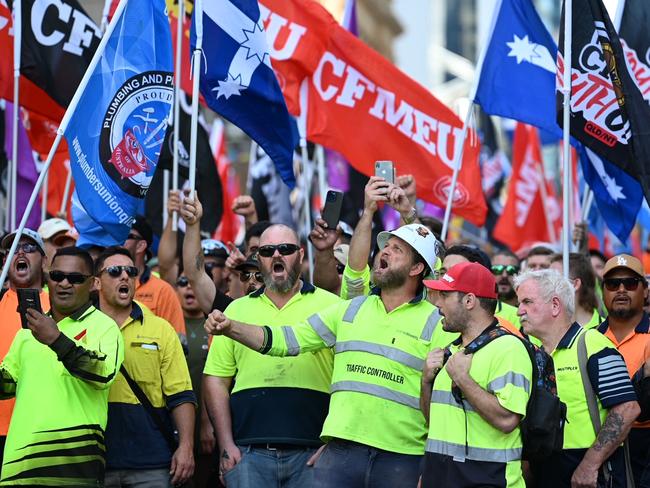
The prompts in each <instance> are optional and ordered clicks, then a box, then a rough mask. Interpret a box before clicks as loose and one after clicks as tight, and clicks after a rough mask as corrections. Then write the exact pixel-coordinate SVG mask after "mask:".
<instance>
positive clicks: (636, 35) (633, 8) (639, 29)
mask: <svg viewBox="0 0 650 488" xmlns="http://www.w3.org/2000/svg"><path fill="white" fill-rule="evenodd" d="M619 1H621V2H623V1H625V6H624V8H623V15H622V16H621V25H620V28H619V29H618V34H619V37H620V40H621V45H622V46H623V52H624V53H625V61H626V62H627V68H628V70H629V71H630V74H631V75H632V78H633V79H634V81H635V82H636V85H637V87H638V88H639V90H640V91H641V94H642V95H643V98H644V99H645V100H646V101H647V102H648V103H650V32H649V31H648V28H647V26H648V25H650V3H648V2H647V1H645V0H619Z"/></svg>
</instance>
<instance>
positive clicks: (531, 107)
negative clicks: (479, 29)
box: [474, 0, 562, 138]
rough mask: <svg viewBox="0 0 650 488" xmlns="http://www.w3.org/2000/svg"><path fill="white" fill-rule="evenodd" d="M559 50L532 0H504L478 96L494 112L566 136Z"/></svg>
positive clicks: (488, 48)
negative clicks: (558, 102)
mask: <svg viewBox="0 0 650 488" xmlns="http://www.w3.org/2000/svg"><path fill="white" fill-rule="evenodd" d="M556 56H557V46H556V45H555V42H554V41H553V38H552V37H551V35H550V34H549V32H548V31H547V30H546V27H544V24H543V23H542V20H541V19H540V18H539V15H538V14H537V12H536V11H535V7H534V6H533V3H532V0H502V1H501V6H500V8H499V11H498V12H497V13H496V21H495V23H494V29H493V31H492V36H491V38H490V40H489V43H488V46H487V51H486V55H485V58H484V60H483V66H482V69H481V75H480V79H479V84H478V89H477V92H476V97H475V100H474V101H475V102H476V103H478V104H479V105H480V106H481V107H483V110H484V111H485V112H486V113H488V114H490V115H499V116H501V117H507V118H509V119H515V120H519V121H521V122H524V123H526V124H530V125H534V126H536V127H538V128H540V129H543V130H545V131H547V132H550V133H552V134H554V135H557V137H558V138H560V137H562V131H561V129H560V127H559V126H558V124H557V112H556V108H555V59H556Z"/></svg>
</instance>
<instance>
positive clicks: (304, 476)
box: [223, 446, 316, 488]
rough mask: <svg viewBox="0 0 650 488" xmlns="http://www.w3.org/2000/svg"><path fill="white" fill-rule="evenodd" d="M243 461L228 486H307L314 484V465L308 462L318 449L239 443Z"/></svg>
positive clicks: (227, 478) (227, 479) (228, 475)
mask: <svg viewBox="0 0 650 488" xmlns="http://www.w3.org/2000/svg"><path fill="white" fill-rule="evenodd" d="M237 447H239V450H240V451H241V455H242V456H241V460H240V461H239V463H237V464H236V465H235V467H234V468H232V469H231V470H230V471H226V473H225V474H224V475H223V476H224V481H225V482H226V487H227V488H258V487H267V486H268V487H273V488H276V487H277V488H306V487H310V486H312V471H313V468H311V467H309V466H307V461H308V460H309V458H310V457H311V456H312V455H313V454H314V453H315V452H316V449H312V448H308V447H305V448H299V449H287V450H282V449H277V450H270V449H263V448H257V447H252V446H237Z"/></svg>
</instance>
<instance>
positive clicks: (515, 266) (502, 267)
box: [492, 250, 520, 307]
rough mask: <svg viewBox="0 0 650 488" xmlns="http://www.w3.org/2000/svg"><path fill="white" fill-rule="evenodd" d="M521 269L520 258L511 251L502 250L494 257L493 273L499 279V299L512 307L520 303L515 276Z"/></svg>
mask: <svg viewBox="0 0 650 488" xmlns="http://www.w3.org/2000/svg"><path fill="white" fill-rule="evenodd" d="M519 269H520V264H519V259H518V258H517V256H515V255H514V254H513V253H511V252H510V251H507V250H501V251H498V252H496V253H495V254H494V256H493V257H492V274H493V275H494V278H495V279H496V280H497V291H498V293H499V300H500V301H501V302H502V303H506V304H508V305H510V306H512V307H516V306H517V305H518V303H517V293H515V287H514V277H515V275H516V274H517V273H519Z"/></svg>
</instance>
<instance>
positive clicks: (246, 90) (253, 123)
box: [191, 0, 298, 187]
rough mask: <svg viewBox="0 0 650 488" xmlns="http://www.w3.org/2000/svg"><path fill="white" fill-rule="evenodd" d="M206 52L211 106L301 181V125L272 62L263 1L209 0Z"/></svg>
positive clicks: (288, 177) (287, 177) (288, 178)
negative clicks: (297, 164)
mask: <svg viewBox="0 0 650 488" xmlns="http://www.w3.org/2000/svg"><path fill="white" fill-rule="evenodd" d="M196 15H197V11H196V9H194V18H193V21H192V34H191V41H192V42H191V44H192V49H194V47H195V45H196V32H195V28H196ZM203 53H204V55H205V56H204V58H203V60H204V61H203V62H202V66H201V79H200V89H201V94H202V95H203V97H204V98H205V101H206V103H207V104H208V106H209V107H210V108H211V109H212V110H214V111H215V112H217V113H218V114H220V115H222V116H223V117H225V118H226V119H228V120H230V121H231V122H232V123H233V124H235V125H237V126H238V127H239V128H240V129H242V130H243V131H244V132H246V133H247V134H248V135H249V136H250V137H251V138H252V139H253V140H254V141H256V142H257V143H258V144H259V145H260V146H261V147H262V148H264V151H265V152H266V153H267V154H268V155H269V157H270V158H271V159H272V160H273V163H274V164H275V165H276V167H277V169H278V172H279V174H280V176H281V177H282V180H283V181H284V182H285V183H286V184H287V185H289V186H290V187H293V186H295V177H294V173H293V150H294V148H295V146H296V145H297V143H298V133H297V128H296V125H295V123H294V122H293V120H292V119H291V117H290V116H289V112H288V111H287V106H286V104H285V101H284V97H283V96H282V92H281V90H280V86H279V84H278V80H277V79H276V77H275V73H274V72H273V69H272V67H271V56H270V54H269V48H268V46H267V43H266V33H265V32H264V27H263V26H262V18H261V16H260V9H259V7H258V4H257V2H256V1H253V0H222V1H219V2H205V3H204V12H203Z"/></svg>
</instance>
